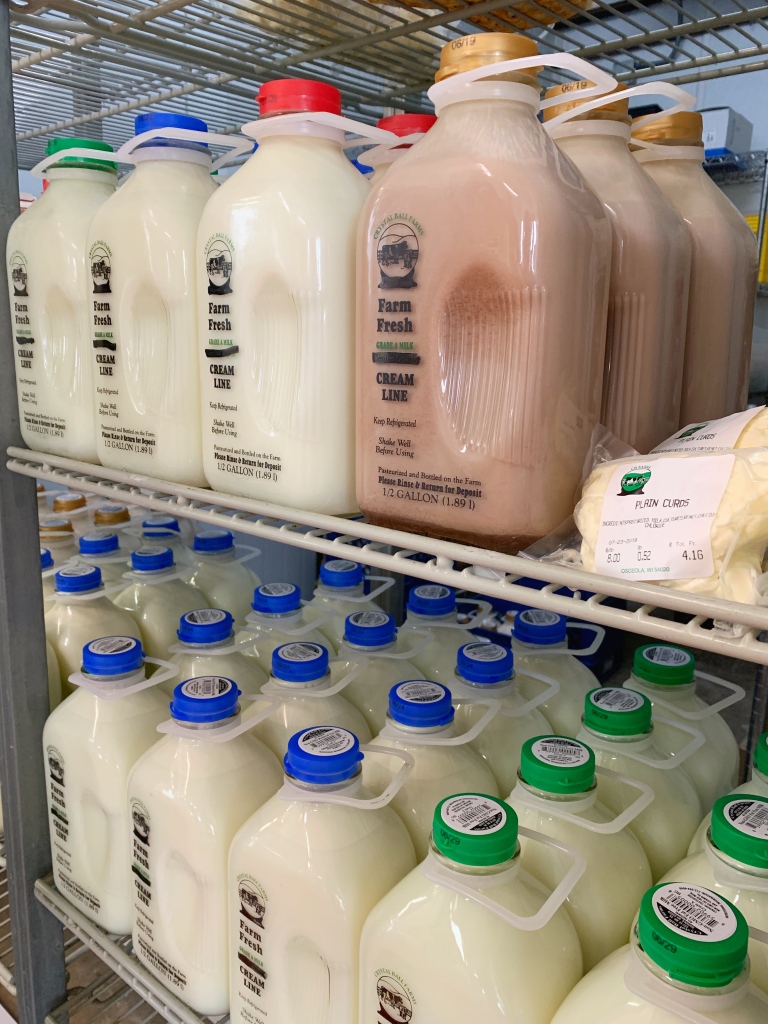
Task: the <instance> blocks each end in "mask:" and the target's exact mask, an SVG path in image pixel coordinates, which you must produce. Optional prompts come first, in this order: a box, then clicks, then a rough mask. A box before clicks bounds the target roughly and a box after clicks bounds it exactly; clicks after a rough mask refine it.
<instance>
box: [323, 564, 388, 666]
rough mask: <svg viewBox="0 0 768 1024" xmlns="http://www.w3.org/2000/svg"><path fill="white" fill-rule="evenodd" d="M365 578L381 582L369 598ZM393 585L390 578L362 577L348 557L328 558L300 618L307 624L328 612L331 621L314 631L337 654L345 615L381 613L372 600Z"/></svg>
mask: <svg viewBox="0 0 768 1024" xmlns="http://www.w3.org/2000/svg"><path fill="white" fill-rule="evenodd" d="M366 579H368V580H378V581H381V585H380V586H378V587H376V588H375V590H374V592H373V594H372V595H370V594H366V593H365V580H366ZM394 582H395V581H394V578H392V577H386V576H367V577H366V575H365V573H364V572H363V567H362V565H360V563H359V562H351V561H350V560H349V559H348V558H329V559H327V560H326V561H325V562H323V564H322V565H321V566H320V577H319V579H318V581H317V587H316V589H315V593H314V595H313V597H312V600H311V601H310V602H309V604H308V605H307V606H306V608H305V609H304V617H305V618H306V619H307V621H308V622H311V621H312V620H313V619H315V618H319V617H320V616H321V615H325V614H326V613H330V615H331V618H330V619H328V620H327V621H326V622H323V623H322V625H320V626H318V629H319V630H320V632H321V633H322V634H323V636H324V637H326V639H327V640H329V641H330V643H331V644H332V646H333V649H334V651H338V649H339V647H341V644H342V642H343V640H344V629H345V623H346V618H347V616H348V615H352V614H353V613H354V612H376V611H381V609H380V608H379V606H378V605H377V604H376V601H375V600H374V598H375V597H377V596H378V595H379V594H382V593H384V591H385V590H389V588H390V587H391V586H392V585H393V584H394Z"/></svg>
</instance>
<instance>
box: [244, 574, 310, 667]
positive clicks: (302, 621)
mask: <svg viewBox="0 0 768 1024" xmlns="http://www.w3.org/2000/svg"><path fill="white" fill-rule="evenodd" d="M251 609H252V611H251V613H250V615H249V616H248V619H247V623H246V628H245V630H244V631H243V632H242V633H238V636H237V639H238V641H240V640H243V641H245V638H246V637H247V636H252V637H253V645H252V646H244V647H243V653H244V654H247V655H248V656H249V657H252V658H256V659H257V661H258V662H259V665H261V667H262V669H263V670H264V672H266V673H267V674H269V672H270V670H271V668H272V653H273V651H274V650H275V649H276V648H277V647H280V645H281V644H289V643H291V642H292V641H294V640H301V641H304V640H306V641H307V642H309V643H313V644H323V643H325V637H324V636H323V634H322V633H321V632H320V631H319V629H315V627H314V626H313V624H312V621H313V620H310V619H308V618H307V617H306V615H305V614H304V609H303V608H302V604H301V590H299V588H298V587H297V586H295V584H293V583H263V584H262V585H261V586H260V587H257V588H256V589H255V590H254V592H253V602H252V604H251Z"/></svg>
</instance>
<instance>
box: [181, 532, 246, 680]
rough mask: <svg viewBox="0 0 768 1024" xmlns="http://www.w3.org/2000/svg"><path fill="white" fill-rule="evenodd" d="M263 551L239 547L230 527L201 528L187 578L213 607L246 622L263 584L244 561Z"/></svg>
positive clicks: (193, 544) (193, 548)
mask: <svg viewBox="0 0 768 1024" xmlns="http://www.w3.org/2000/svg"><path fill="white" fill-rule="evenodd" d="M243 552H244V553H243ZM260 554H261V551H260V550H259V548H255V547H251V546H250V545H247V544H238V545H237V551H236V550H235V538H234V536H233V534H232V533H231V531H230V530H222V529H221V528H219V527H214V528H213V529H209V530H200V531H198V532H197V533H196V534H195V536H194V539H193V541H192V555H191V557H192V558H193V560H194V562H195V568H194V569H193V571H192V573H191V575H190V576H189V577H188V582H189V583H191V584H192V586H193V587H196V588H197V589H198V590H199V591H200V593H201V594H202V595H203V597H204V598H205V600H206V601H207V602H208V604H209V605H210V607H211V608H226V610H227V611H228V612H229V613H230V614H231V615H233V616H234V619H235V622H236V623H237V625H238V626H244V625H245V620H246V619H247V617H248V615H249V614H250V612H251V600H252V598H253V592H254V590H255V589H256V587H258V586H260V585H261V580H260V579H259V577H258V576H257V575H256V573H255V572H253V571H252V570H251V569H249V568H248V566H247V565H246V564H245V563H246V562H250V561H251V560H252V559H254V558H258V557H259V555H260ZM196 674H198V673H196Z"/></svg>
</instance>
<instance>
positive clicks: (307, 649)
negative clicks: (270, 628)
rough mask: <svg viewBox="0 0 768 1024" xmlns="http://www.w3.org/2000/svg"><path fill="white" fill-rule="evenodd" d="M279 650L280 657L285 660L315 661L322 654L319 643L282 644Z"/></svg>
mask: <svg viewBox="0 0 768 1024" xmlns="http://www.w3.org/2000/svg"><path fill="white" fill-rule="evenodd" d="M279 650H280V657H281V658H284V659H285V660H286V661H316V660H317V658H322V656H323V649H322V647H320V645H319V644H309V643H297V644H284V645H283V646H282V647H280V648H279Z"/></svg>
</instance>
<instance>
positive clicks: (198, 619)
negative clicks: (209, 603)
mask: <svg viewBox="0 0 768 1024" xmlns="http://www.w3.org/2000/svg"><path fill="white" fill-rule="evenodd" d="M226 617H227V613H226V612H223V611H221V609H220V608H199V609H198V610H197V611H195V612H187V614H186V615H185V616H184V618H185V619H186V620H187V622H190V623H191V624H192V625H193V626H210V625H211V624H212V623H216V622H223V621H224V620H225V619H226Z"/></svg>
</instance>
